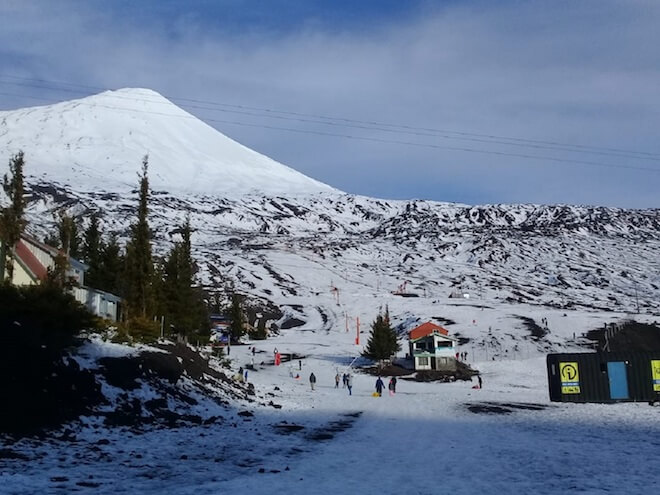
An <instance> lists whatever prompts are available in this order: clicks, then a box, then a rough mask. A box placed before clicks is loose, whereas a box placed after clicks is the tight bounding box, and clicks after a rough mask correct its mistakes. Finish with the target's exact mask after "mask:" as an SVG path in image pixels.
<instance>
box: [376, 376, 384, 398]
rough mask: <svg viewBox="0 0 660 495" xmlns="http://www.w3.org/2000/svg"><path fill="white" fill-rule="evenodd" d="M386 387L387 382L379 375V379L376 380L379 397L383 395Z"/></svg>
mask: <svg viewBox="0 0 660 495" xmlns="http://www.w3.org/2000/svg"><path fill="white" fill-rule="evenodd" d="M384 388H385V383H384V382H383V380H382V379H381V378H380V377H378V380H376V393H377V394H378V397H380V396H381V395H383V389H384Z"/></svg>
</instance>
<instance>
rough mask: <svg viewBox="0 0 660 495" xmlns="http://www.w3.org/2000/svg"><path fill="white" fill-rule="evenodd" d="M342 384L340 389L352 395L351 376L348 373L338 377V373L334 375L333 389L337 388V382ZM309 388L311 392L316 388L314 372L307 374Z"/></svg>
mask: <svg viewBox="0 0 660 495" xmlns="http://www.w3.org/2000/svg"><path fill="white" fill-rule="evenodd" d="M340 380H341V381H342V382H343V386H342V388H347V389H348V395H353V376H352V375H351V374H350V373H344V374H343V375H341V376H340V375H339V372H337V374H336V375H335V388H339V381H340ZM309 386H310V388H311V389H312V390H315V388H316V375H315V374H314V372H312V373H310V374H309Z"/></svg>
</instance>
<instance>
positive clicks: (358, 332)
mask: <svg viewBox="0 0 660 495" xmlns="http://www.w3.org/2000/svg"><path fill="white" fill-rule="evenodd" d="M355 322H356V325H355V328H356V330H357V335H356V336H355V345H360V317H359V316H358V317H357V318H355Z"/></svg>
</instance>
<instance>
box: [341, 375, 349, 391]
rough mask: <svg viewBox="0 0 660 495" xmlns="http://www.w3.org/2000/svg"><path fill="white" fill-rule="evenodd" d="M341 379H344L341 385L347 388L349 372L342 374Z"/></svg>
mask: <svg viewBox="0 0 660 495" xmlns="http://www.w3.org/2000/svg"><path fill="white" fill-rule="evenodd" d="M341 381H342V386H341V388H346V386H347V385H348V373H344V374H343V375H342V377H341Z"/></svg>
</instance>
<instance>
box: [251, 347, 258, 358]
mask: <svg viewBox="0 0 660 495" xmlns="http://www.w3.org/2000/svg"><path fill="white" fill-rule="evenodd" d="M255 352H257V348H256V347H255V346H252V355H253V356H254V353H255Z"/></svg>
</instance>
